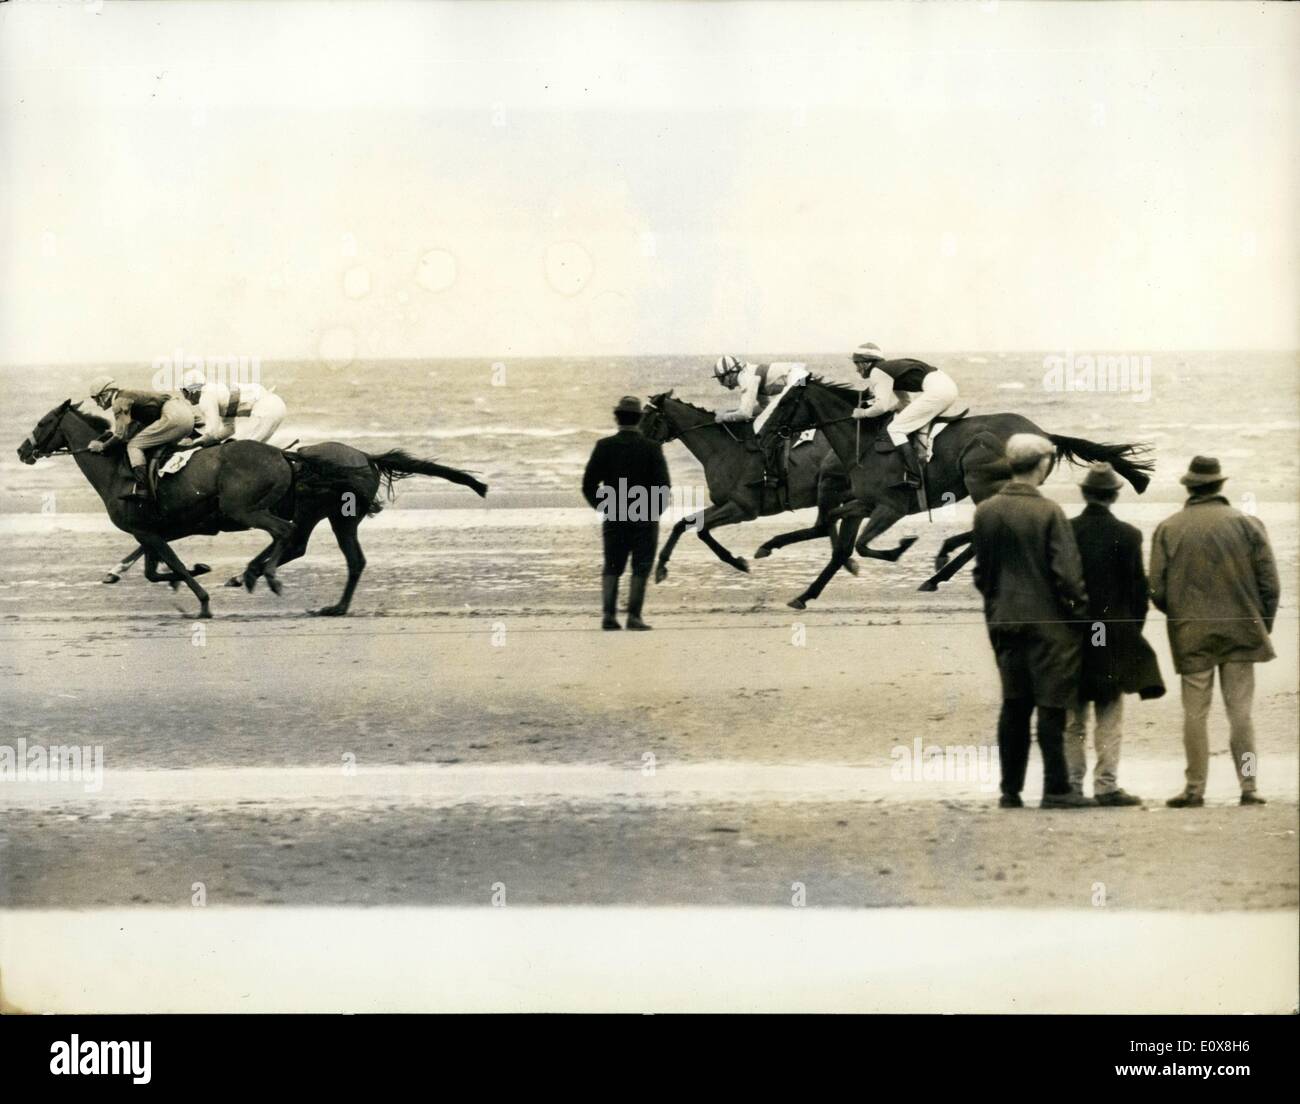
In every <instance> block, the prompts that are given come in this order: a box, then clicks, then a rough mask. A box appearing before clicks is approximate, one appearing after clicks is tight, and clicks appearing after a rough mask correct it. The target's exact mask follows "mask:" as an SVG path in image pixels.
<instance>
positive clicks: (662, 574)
mask: <svg viewBox="0 0 1300 1104" xmlns="http://www.w3.org/2000/svg"><path fill="white" fill-rule="evenodd" d="M666 578H668V568H666V567H664V566H663V565H660V566H659V567H656V568H655V582H656V583H662V582H663V581H664V580H665V579H666Z"/></svg>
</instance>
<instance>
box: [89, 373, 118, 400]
mask: <svg viewBox="0 0 1300 1104" xmlns="http://www.w3.org/2000/svg"><path fill="white" fill-rule="evenodd" d="M117 390H119V388H118V386H117V380H115V379H114V378H113V377H112V376H96V377H95V378H94V379H93V380H91V381H90V397H91V398H92V399H97V398H99V396H100V395H102V394H103V393H104V392H105V391H117Z"/></svg>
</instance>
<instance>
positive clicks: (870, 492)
mask: <svg viewBox="0 0 1300 1104" xmlns="http://www.w3.org/2000/svg"><path fill="white" fill-rule="evenodd" d="M860 399H861V395H860V393H859V392H858V391H855V390H854V389H852V388H850V387H845V386H842V385H841V384H837V383H831V382H829V381H827V380H823V379H821V378H820V377H818V376H810V377H809V378H808V379H807V380H805V381H803V382H802V383H800V384H797V385H795V386H794V387H791V388H790V389H789V390H788V391H787V392H786V393H785V395H783V396H782V398H781V401H780V403H779V404H778V406H777V408H776V409H775V410H774V411H773V412H772V414H771V416H770V417H769V419H768V422H767V424H766V425H765V426H764V427H763V433H764V435H766V434H769V433H774V434H777V435H780V436H789V435H791V434H793V433H797V432H800V431H802V430H805V429H811V428H816V429H819V430H821V432H822V433H824V434H825V435H826V438H827V440H828V441H830V443H831V447H832V448H833V449H834V450H835V454H836V455H837V456H838V457H839V459H840V461H841V462H842V463H843V464H844V466H845V468H846V469H847V471H848V473H849V478H850V480H851V483H852V495H851V499H850V501H849V503H848V504H847V505H846V506H844V507H841V508H840V512H842V515H843V517H844V520H845V523H846V524H844V525H842V526H841V527H840V532H839V538H838V541H837V543H836V546H835V552H834V554H833V555H832V557H831V560H830V563H828V564H827V565H826V567H825V568H824V569H823V570H822V572H821V574H820V575H818V577H817V578H816V579H815V580H814V581H813V583H812V584H811V585H810V586H809V587H808V589H807V590H805V591H804V592H803V593H802V594H801V595H799V596H798V597H797V598H794V599H792V600H791V601H790V602H789V603H788V604H789V605H790V606H792V607H793V608H794V609H803V608H804V607H805V606H806V605H807V603H808V602H811V601H812V600H813V599H815V598H817V597H818V596H819V595H820V594H821V592H822V590H823V589H824V588H825V587H826V584H827V583H829V582H830V580H831V579H832V578H833V577H834V575H835V572H836V571H838V570H839V568H840V567H841V566H843V564H844V563H845V561H846V560H847V558H848V556H849V555H850V554H851V553H852V552H853V551H854V547H855V546H854V539H855V537H856V538H857V544H856V550H857V552H858V554H859V555H860V556H875V557H876V558H886V559H897V558H898V553H899V551H901V548H900V549H894V550H891V551H889V552H886V553H879V552H876V551H875V550H873V549H872V548H870V547H869V546H870V542H871V541H873V540H874V539H875V538H876V537H878V536H880V534H882V533H883V532H885V530H887V529H888V528H889V527H890V526H892V525H893V524H894V523H895V522H896V521H898V520H899V518H902V517H905V516H906V515H908V514H914V513H918V512H919V511H920V510H921V509H922V507H921V506H920V504H919V503H918V502H917V498H916V495H915V493H913V492H912V491H909V490H907V489H905V488H902V487H896V486H891V484H893V483H894V482H895V481H896V480H897V479H898V477H899V476H900V475H901V474H902V467H901V463H900V461H899V459H898V456H897V452H896V451H895V450H894V449H893V448H892V446H891V447H890V449H889V451H888V452H881V451H878V450H877V449H876V448H874V447H873V445H874V442H873V438H874V437H875V434H876V432H877V427H879V428H881V429H883V425H882V424H881V421H880V420H878V419H872V420H864V421H863V422H862V423H861V424H859V423H858V422H857V420H856V419H854V417H853V409H854V407H855V406H857V405H858V403H859V401H860ZM1016 433H1036V434H1038V435H1039V436H1041V437H1046V438H1047V439H1048V440H1049V441H1051V442H1052V444H1054V445H1055V446H1056V459H1057V460H1060V459H1064V460H1068V461H1070V462H1071V463H1079V462H1085V461H1095V460H1105V461H1107V462H1109V463H1110V464H1112V465H1114V468H1115V470H1116V472H1118V473H1119V474H1120V475H1121V476H1123V477H1124V478H1125V479H1127V480H1128V481H1129V483H1130V484H1132V486H1133V488H1134V490H1136V491H1137V492H1138V493H1139V494H1141V493H1142V492H1143V491H1145V490H1146V488H1147V484H1148V483H1149V482H1150V480H1149V478H1148V477H1147V474H1146V473H1147V472H1149V471H1151V469H1152V467H1153V466H1154V465H1153V464H1152V463H1151V462H1150V461H1149V460H1144V459H1139V457H1141V456H1143V455H1144V454H1145V453H1146V451H1147V449H1146V447H1145V446H1142V445H1128V444H1125V445H1105V444H1097V443H1095V442H1093V441H1086V440H1084V439H1083V438H1081V437H1064V436H1060V435H1058V434H1053V433H1046V432H1044V431H1043V430H1041V429H1039V427H1038V426H1036V425H1035V424H1034V423H1033V422H1031V421H1030V420H1029V419H1028V418H1025V417H1022V416H1021V415H1019V414H988V415H981V416H977V417H969V418H961V419H960V420H957V421H954V422H952V423H950V424H949V425H948V426H947V427H946V428H944V429H943V430H942V432H940V433H938V434H937V435H936V436H935V437H934V438H933V441H934V444H933V449H932V451H933V454H934V455H933V458H932V459H931V460H930V462H929V464H928V465H927V466H926V484H927V491H928V495H929V499H930V501H931V502H934V501H940V502H943V503H945V504H947V503H950V502H960V501H961V500H962V499H963V498H966V497H967V496H968V495H969V496H970V497H971V498H972V499H973V500H974V501H975V502H976V503H979V502H983V501H984V499H986V498H988V497H989V496H990V495H993V494H996V493H997V491H998V490H999V489H1000V488H1001V487H1002V485H1003V484H1004V483H1005V482H1006V481H1007V479H1009V478H1010V475H1011V471H1010V468H1008V467H1007V462H1006V457H1005V455H1004V447H1005V445H1006V441H1007V438H1008V437H1011V436H1012V435H1013V434H1016ZM864 519H865V520H866V522H867V526H866V528H865V529H863V530H862V535H861V537H858V536H857V531H858V528H859V526H860V525H861V524H862V522H863V520H864ZM966 536H967V535H965V534H963V536H962V537H954V538H951V539H950V540H949V541H946V542H945V549H947V548H949V547H951V546H953V545H955V544H956V543H962V542H964V540H965V537H966ZM903 547H905V545H904V546H903ZM973 555H974V551H973V546H972V547H968V548H967V549H966V550H964V551H963V552H962V553H961V555H959V556H958V557H957V558H956V559H954V560H953V561H952V562H951V563H950V564H948V565H947V566H946V567H944V568H943V570H942V571H941V572H940V573H939V575H937V576H935V578H934V579H931V580H930V581H929V582H928V583H926V584H925V585H923V586H922V589H923V590H932V589H934V584H936V582H937V581H942V579H943V578H948V577H950V576H951V575H952V574H953V573H955V572H956V570H957V569H958V568H960V567H961V566H962V565H963V564H965V563H966V562H967V561H968V560H969V559H970V558H971V557H972V556H973Z"/></svg>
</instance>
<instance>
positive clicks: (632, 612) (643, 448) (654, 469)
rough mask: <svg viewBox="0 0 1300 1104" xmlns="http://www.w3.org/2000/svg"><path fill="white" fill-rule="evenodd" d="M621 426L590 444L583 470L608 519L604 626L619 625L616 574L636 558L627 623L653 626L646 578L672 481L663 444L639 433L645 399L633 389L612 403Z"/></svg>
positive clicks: (586, 492) (585, 487) (587, 491)
mask: <svg viewBox="0 0 1300 1104" xmlns="http://www.w3.org/2000/svg"><path fill="white" fill-rule="evenodd" d="M614 420H615V421H616V422H617V423H618V432H617V433H615V434H614V435H613V436H612V437H602V438H601V439H600V440H599V441H597V442H596V447H595V448H594V449H592V452H591V459H590V460H588V461H587V470H586V471H585V472H584V473H583V476H582V497H583V498H585V499H586V500H587V502H588V504H589V505H590V506H591V508H592V509H593V510H599V511H600V514H601V517H602V518H603V519H604V524H603V525H602V526H601V534H602V537H603V540H604V545H605V565H604V571H603V574H602V577H601V584H602V608H603V614H604V616H603V618H602V620H601V623H600V625H601V628H603V629H610V630H613V629H618V628H621V626H620V625H619V623H618V617H617V616H616V612H617V607H618V580H619V577H620V576H621V575H622V574H623V570H624V568H626V567H627V561H628V559H629V557H630V558H631V560H632V582H631V584H630V585H629V587H628V596H627V627H628V628H629V629H633V630H641V631H644V630H646V629H649V628H650V626H649V625H647V624H646V623H645V622H644V621H643V620H641V607H642V605H643V604H644V602H645V589H646V581H647V580H648V579H649V577H650V569H651V567H653V566H654V559H655V550H656V549H657V548H658V546H659V516H660V514H662V513H663V511H664V510H665V509H667V507H668V502H669V492H670V490H671V484H670V481H669V478H668V463H667V461H665V460H664V452H663V449H662V448H660V447H659V446H658V445H657V444H655V443H654V442H653V441H651V440H649V439H648V438H646V437H643V436H642V435H641V431H640V430H639V429H638V428H637V426H638V423H639V422H640V421H641V400H640V399H637V398H635V397H634V396H632V395H625V396H624V397H623V398H621V399H619V401H618V405H617V406H616V407H615V408H614Z"/></svg>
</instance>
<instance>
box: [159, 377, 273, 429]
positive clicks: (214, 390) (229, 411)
mask: <svg viewBox="0 0 1300 1104" xmlns="http://www.w3.org/2000/svg"><path fill="white" fill-rule="evenodd" d="M181 393H182V394H183V395H184V396H185V397H186V398H187V399H188V400H189V401H190V402H191V403H192V404H193V405H194V407H195V424H196V425H197V426H201V427H202V430H203V432H202V436H200V437H199V439H198V440H197V441H194V442H192V443H191V444H190V446H189V447H191V448H206V447H207V446H208V445H219V444H221V442H222V441H224V440H226V439H227V438H228V437H231V436H234V437H237V438H238V439H239V440H241V441H269V440H270V439H271V437H272V435H273V434H274V433H275V431H276V430H277V429H279V428H280V423H281V422H282V421H284V416H285V414H287V413H288V411H287V409H286V408H285V405H284V400H283V399H282V398H280V396H279V395H277V394H276V393H275V392H274V391H272V390H271V389H270V388H266V387H263V386H262V385H261V384H260V383H232V384H230V385H229V386H227V385H226V384H224V383H205V382H204V381H203V379H202V377H201V376H200V375H199V374H198V373H195V374H194V375H193V376H187V377H186V379H185V383H184V385H183V386H182V387H181ZM236 418H242V419H244V424H243V425H242V426H240V427H239V429H238V430H237V429H236V428H235V419H236Z"/></svg>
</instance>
